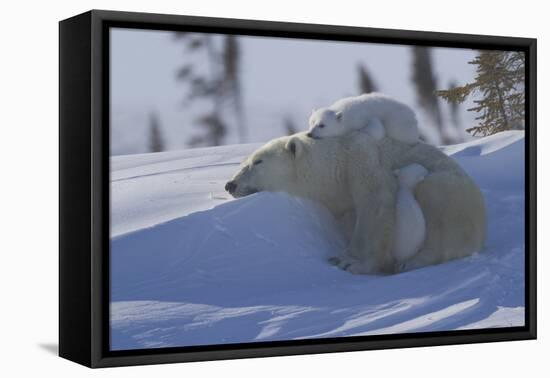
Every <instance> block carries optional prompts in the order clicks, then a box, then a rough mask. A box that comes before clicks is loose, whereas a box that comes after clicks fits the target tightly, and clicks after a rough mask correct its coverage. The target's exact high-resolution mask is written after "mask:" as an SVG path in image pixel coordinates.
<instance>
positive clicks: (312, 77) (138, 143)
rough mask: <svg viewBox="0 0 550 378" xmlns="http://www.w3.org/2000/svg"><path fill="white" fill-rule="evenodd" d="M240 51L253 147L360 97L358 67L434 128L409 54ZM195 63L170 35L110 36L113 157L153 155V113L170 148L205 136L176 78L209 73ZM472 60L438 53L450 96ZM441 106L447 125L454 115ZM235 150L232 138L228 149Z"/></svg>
mask: <svg viewBox="0 0 550 378" xmlns="http://www.w3.org/2000/svg"><path fill="white" fill-rule="evenodd" d="M240 43H241V44H240V47H241V51H242V60H241V72H240V73H241V78H242V85H243V96H244V106H245V111H246V119H247V125H248V129H249V140H248V142H264V141H267V140H269V139H272V138H274V137H277V136H281V135H284V134H285V129H284V126H283V119H284V118H285V117H290V118H292V120H293V121H294V122H295V123H296V125H297V126H298V127H299V128H303V129H305V128H307V118H308V116H309V114H310V113H311V110H312V109H313V108H317V107H321V106H328V105H330V104H331V103H332V102H334V101H335V100H337V99H338V98H341V97H344V96H350V95H357V94H359V93H358V89H357V73H356V66H357V63H358V62H362V63H363V64H364V65H365V66H366V67H367V69H368V70H369V72H370V74H371V77H372V78H373V79H374V81H375V82H376V84H377V85H378V89H379V91H380V92H383V93H385V94H388V95H390V96H393V97H395V98H397V99H399V100H401V101H403V102H405V103H407V104H408V105H410V106H411V107H412V108H413V109H414V110H415V111H416V112H417V115H418V118H419V121H420V123H422V124H423V125H427V124H428V121H427V119H426V117H425V115H424V114H423V113H422V111H421V109H419V108H418V105H417V102H416V95H415V92H414V87H413V86H412V84H411V59H412V58H411V53H410V47H409V46H402V45H382V44H370V43H356V42H329V41H316V40H301V39H287V38H272V37H249V36H243V37H241V38H240ZM197 55H198V54H189V53H188V52H186V50H185V48H184V46H183V42H182V41H181V40H176V39H175V38H174V34H173V33H172V32H165V31H148V30H138V29H120V28H116V29H112V30H111V109H112V112H111V146H112V154H115V155H118V154H128V153H139V152H146V151H147V132H148V127H149V115H150V113H151V112H152V111H156V112H157V113H158V115H159V118H160V122H161V127H162V131H163V134H164V138H165V140H166V144H167V148H168V149H183V148H188V147H187V146H186V140H187V139H188V138H189V137H190V136H191V135H193V134H196V133H197V131H198V130H200V129H199V127H196V126H195V125H193V119H194V118H195V117H196V115H198V114H199V113H200V112H201V111H203V110H204V109H205V106H206V105H204V104H197V105H193V106H191V107H189V108H185V107H183V106H182V100H183V98H184V97H185V93H186V88H185V86H184V85H183V84H182V83H181V82H178V81H177V80H176V79H175V74H176V71H177V69H178V68H179V67H181V66H182V65H183V64H185V63H186V62H189V60H190V59H194V61H195V62H196V63H198V65H203V66H204V65H206V64H207V60H206V58H203V57H200V56H197ZM474 56H475V51H474V50H469V49H451V48H434V49H433V58H434V59H433V62H434V68H435V73H436V76H437V80H438V85H439V87H440V88H441V89H446V88H447V87H448V84H449V82H450V81H451V80H455V81H456V82H457V83H459V84H464V83H466V82H470V81H472V80H473V78H474V74H475V67H474V66H472V65H469V64H467V62H468V61H470V60H472V58H473V57H474ZM441 105H442V110H443V113H444V116H445V119H446V120H447V122H449V121H448V107H447V105H446V104H444V103H442V104H441ZM466 108H468V104H465V105H463V106H462V107H461V113H462V114H461V118H462V121H463V125H464V127H470V126H471V125H472V124H473V123H474V120H473V119H474V117H475V115H474V114H472V113H471V112H466ZM236 142H237V138H236V133H235V132H233V131H232V132H231V133H230V135H229V138H228V139H227V143H228V144H232V143H236Z"/></svg>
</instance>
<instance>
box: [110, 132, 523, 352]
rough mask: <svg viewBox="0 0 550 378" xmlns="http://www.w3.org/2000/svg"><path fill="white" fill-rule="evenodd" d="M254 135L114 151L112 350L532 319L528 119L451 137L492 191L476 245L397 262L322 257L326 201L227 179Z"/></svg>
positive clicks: (334, 245) (333, 247)
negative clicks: (376, 269)
mask: <svg viewBox="0 0 550 378" xmlns="http://www.w3.org/2000/svg"><path fill="white" fill-rule="evenodd" d="M257 147H258V145H240V146H239V145H236V146H227V147H214V148H204V149H194V150H187V151H178V152H165V153H157V154H143V155H128V156H117V157H114V158H112V159H111V168H112V174H111V196H112V226H111V227H112V229H111V232H112V237H113V238H112V242H111V300H112V301H111V330H112V337H111V347H112V349H114V350H122V349H133V348H155V347H170V346H187V345H204V344H218V343H236V342H252V341H267V340H288V339H297V338H298V339H300V338H315V337H338V336H351V335H370V334H388V333H406V332H420V331H438V330H453V329H471V328H486V327H507V326H521V325H523V324H524V200H525V199H524V133H523V132H521V131H511V132H503V133H500V134H497V135H493V136H491V137H487V138H483V139H476V140H474V141H472V142H469V143H465V144H461V145H455V146H446V147H445V148H444V151H445V152H446V153H448V154H450V155H453V156H454V157H455V158H456V159H457V161H458V162H459V163H460V164H461V165H462V166H463V167H464V168H465V169H466V171H467V172H468V173H469V174H470V175H471V176H472V177H473V178H474V180H475V181H476V182H477V183H478V185H479V186H480V188H481V189H482V192H483V194H484V196H485V200H486V204H487V210H488V218H489V219H488V220H489V230H488V231H489V235H488V240H487V243H486V244H487V245H486V249H485V250H484V251H481V252H480V253H479V254H476V255H474V256H471V257H468V258H465V259H462V260H457V261H453V262H449V263H446V264H441V265H438V266H432V267H428V268H424V269H419V270H416V271H411V272H407V273H403V274H398V275H394V276H355V275H352V274H349V273H347V272H345V271H342V270H339V269H338V268H335V267H333V266H331V265H330V264H328V263H327V258H329V257H331V256H334V255H335V253H336V251H337V250H339V249H341V248H342V246H343V240H342V238H341V236H340V235H339V234H338V232H337V231H336V226H335V224H334V220H333V219H332V217H331V215H330V213H328V211H327V210H325V209H324V208H322V207H320V206H319V205H317V204H315V203H313V202H310V201H307V200H302V199H297V198H293V197H290V196H288V195H285V194H280V193H266V192H264V193H257V194H255V195H252V196H248V197H245V198H241V199H238V200H234V199H232V198H230V197H229V196H228V195H227V194H226V193H225V192H224V191H223V185H224V183H225V182H226V181H227V179H228V178H229V177H230V176H231V175H232V174H233V173H234V172H235V171H236V169H237V167H238V164H239V162H240V161H241V160H242V159H243V158H244V157H245V156H246V155H247V154H249V153H250V152H252V151H253V150H255V149H256V148H257Z"/></svg>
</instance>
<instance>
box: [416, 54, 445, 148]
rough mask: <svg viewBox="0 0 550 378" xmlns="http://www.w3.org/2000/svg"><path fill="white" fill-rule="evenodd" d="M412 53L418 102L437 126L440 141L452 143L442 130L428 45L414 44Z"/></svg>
mask: <svg viewBox="0 0 550 378" xmlns="http://www.w3.org/2000/svg"><path fill="white" fill-rule="evenodd" d="M412 55H413V60H412V64H413V69H412V71H413V76H412V81H413V83H414V86H415V88H416V94H417V99H418V104H419V105H420V107H422V108H423V109H424V110H425V111H426V113H427V114H428V116H429V117H430V119H431V121H432V123H433V125H434V126H435V127H436V128H437V130H438V133H439V136H440V137H441V141H442V142H443V143H444V144H448V143H452V140H450V138H449V137H448V136H447V135H446V133H445V132H444V129H443V118H442V116H441V109H440V108H439V102H438V98H437V96H436V94H435V91H436V89H437V80H436V77H435V74H434V69H433V64H432V57H431V50H430V48H428V47H423V46H414V47H413V48H412Z"/></svg>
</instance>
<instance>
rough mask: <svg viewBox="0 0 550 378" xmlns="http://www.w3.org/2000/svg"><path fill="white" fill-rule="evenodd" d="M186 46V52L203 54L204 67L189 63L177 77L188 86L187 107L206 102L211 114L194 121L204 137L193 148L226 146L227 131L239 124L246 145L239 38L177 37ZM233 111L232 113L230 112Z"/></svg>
mask: <svg viewBox="0 0 550 378" xmlns="http://www.w3.org/2000/svg"><path fill="white" fill-rule="evenodd" d="M176 38H177V39H180V40H182V41H183V42H184V44H185V48H186V52H187V53H193V54H203V56H205V57H206V59H207V65H206V68H207V70H206V71H205V70H204V68H205V67H204V65H202V66H199V65H197V64H193V63H192V62H191V63H187V64H185V65H183V66H182V67H181V68H180V69H179V70H178V71H177V73H176V77H177V79H178V80H180V81H181V82H183V83H184V84H186V86H187V90H188V91H187V96H186V99H185V102H184V104H185V105H189V104H190V103H191V101H194V100H199V99H202V100H206V101H207V102H209V103H210V106H209V108H210V109H209V110H207V111H206V112H205V113H203V114H201V115H200V116H198V117H197V118H196V119H195V123H196V124H197V125H200V126H201V131H202V132H201V133H200V134H198V135H194V136H192V137H191V138H190V139H189V140H188V144H189V145H191V146H212V145H220V144H223V142H224V139H225V137H226V136H227V129H228V128H229V126H231V125H232V124H233V122H232V120H233V121H234V123H235V124H236V125H235V126H236V129H237V135H238V139H239V142H240V143H244V142H246V139H247V129H246V124H245V117H244V111H243V105H242V93H241V83H240V55H241V53H240V48H239V41H238V38H237V37H236V36H233V35H228V36H225V37H223V38H221V37H219V36H213V35H210V34H201V33H187V32H179V33H176ZM231 107H232V110H231Z"/></svg>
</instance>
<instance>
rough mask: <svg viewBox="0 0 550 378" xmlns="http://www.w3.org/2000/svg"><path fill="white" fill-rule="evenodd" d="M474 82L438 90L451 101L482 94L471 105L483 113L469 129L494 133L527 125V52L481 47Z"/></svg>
mask: <svg viewBox="0 0 550 378" xmlns="http://www.w3.org/2000/svg"><path fill="white" fill-rule="evenodd" d="M468 63H469V64H474V65H476V66H477V68H476V77H475V80H474V82H473V83H468V84H465V85H463V86H458V87H455V88H452V89H449V90H442V91H438V92H437V94H438V95H439V96H441V97H442V98H444V99H445V100H446V101H448V102H449V103H457V104H458V103H462V102H464V101H465V100H466V98H467V97H468V96H470V95H471V94H473V93H479V94H481V98H480V99H476V100H474V103H475V106H474V107H472V108H470V109H468V110H469V111H473V112H476V113H478V114H479V116H478V117H476V120H478V121H479V124H478V125H477V126H474V127H471V128H469V129H467V131H468V132H470V133H472V134H473V135H481V136H486V135H492V134H495V133H498V132H500V131H503V130H511V129H518V128H524V127H525V55H524V53H522V52H515V51H481V52H480V53H479V54H478V55H477V56H476V57H475V58H474V60H472V61H470V62H468Z"/></svg>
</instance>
